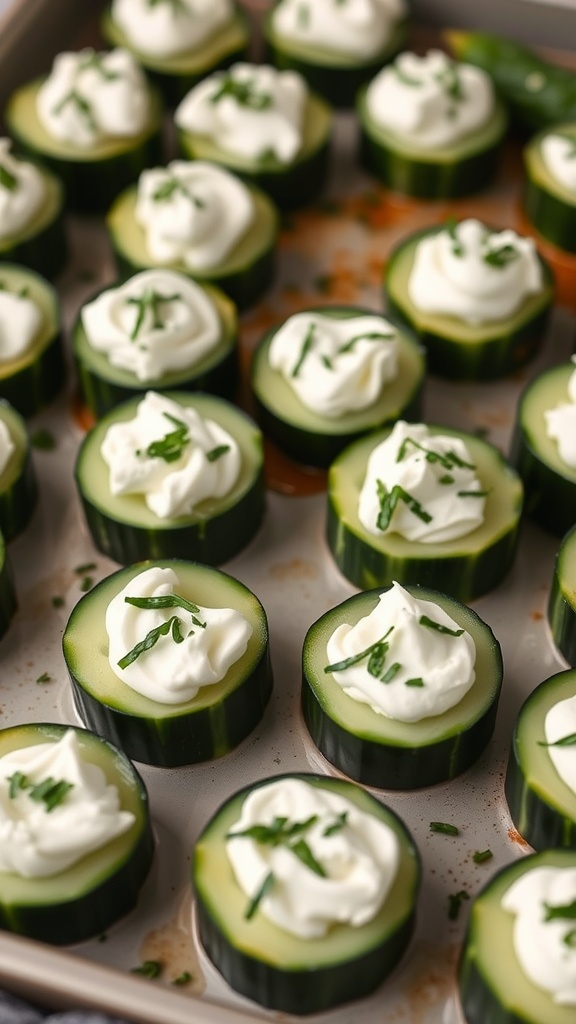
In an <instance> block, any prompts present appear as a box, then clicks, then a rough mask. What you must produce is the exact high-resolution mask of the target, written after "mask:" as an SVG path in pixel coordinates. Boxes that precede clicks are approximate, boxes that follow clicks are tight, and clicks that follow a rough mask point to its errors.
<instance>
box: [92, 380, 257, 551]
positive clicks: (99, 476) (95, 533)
mask: <svg viewBox="0 0 576 1024" xmlns="http://www.w3.org/2000/svg"><path fill="white" fill-rule="evenodd" d="M170 397H171V398H172V399H174V400H175V401H177V402H180V404H181V405H184V406H191V407H192V408H194V409H196V410H197V411H198V413H199V414H200V415H201V416H203V417H204V418H206V419H213V420H215V421H216V422H217V423H219V424H220V426H221V427H223V428H224V430H227V431H228V433H229V434H231V435H233V437H234V438H235V439H236V441H237V442H238V444H239V446H240V450H241V453H242V468H241V471H240V476H239V478H238V480H237V482H236V484H235V485H234V487H233V488H232V490H231V492H230V493H229V494H227V495H226V497H225V498H220V499H216V498H209V499H206V501H203V502H202V503H201V504H200V505H199V506H198V508H197V509H196V510H195V511H194V512H193V513H191V514H190V515H189V516H180V517H178V518H177V519H159V518H158V517H157V516H156V515H154V513H153V512H150V510H149V509H148V508H147V506H146V504H145V502H144V500H143V498H142V496H141V495H136V494H127V495H118V496H115V497H114V496H112V495H111V494H110V488H109V485H108V478H109V474H108V466H107V465H106V463H105V462H104V459H103V458H102V455H101V454H100V446H101V444H102V441H103V439H104V436H105V434H106V432H107V430H108V428H109V427H110V426H111V425H112V424H113V423H115V422H118V421H124V420H130V419H133V418H134V416H135V414H136V407H137V405H138V403H139V401H140V398H139V397H137V398H133V399H130V400H129V401H127V402H123V403H122V404H121V405H119V406H117V407H116V408H115V409H112V410H111V411H110V412H108V413H107V414H106V415H105V416H103V417H102V419H101V420H100V421H99V422H98V423H97V424H96V426H95V427H94V428H93V429H92V430H91V431H90V432H89V433H88V434H87V435H86V437H85V439H84V441H83V443H82V445H81V447H80V450H79V452H78V457H77V460H76V467H75V478H76V484H77V487H78V490H79V492H80V498H81V501H82V506H83V509H84V514H85V516H86V522H87V525H88V529H89V531H90V533H91V535H92V539H93V541H94V544H95V545H96V547H97V548H98V550H99V551H101V552H102V553H103V554H105V555H107V556H108V557H109V558H112V559H113V560H114V561H115V562H119V563H120V564H122V565H128V564H129V563H131V562H141V561H143V560H144V559H148V558H154V559H157V558H178V557H182V555H186V557H187V558H190V559H193V560H195V561H198V562H205V563H206V564H207V565H220V564H221V563H222V562H226V561H227V560H228V559H229V558H233V557H234V555H236V554H238V552H239V551H241V550H242V548H243V547H245V546H246V544H248V543H249V541H251V540H252V538H253V537H254V535H255V534H256V532H257V531H258V529H259V527H260V523H261V521H262V517H263V514H264V502H265V492H264V480H263V450H262V435H261V433H260V431H259V430H258V428H257V427H256V425H255V424H254V423H253V422H252V420H251V419H249V417H248V416H246V415H245V414H244V413H242V412H241V411H240V410H239V409H237V408H236V407H235V406H233V405H231V404H230V403H228V402H226V401H225V400H224V399H222V398H216V397H215V396H213V395H204V394H200V393H195V394H190V393H185V392H174V393H172V394H171V395H170Z"/></svg>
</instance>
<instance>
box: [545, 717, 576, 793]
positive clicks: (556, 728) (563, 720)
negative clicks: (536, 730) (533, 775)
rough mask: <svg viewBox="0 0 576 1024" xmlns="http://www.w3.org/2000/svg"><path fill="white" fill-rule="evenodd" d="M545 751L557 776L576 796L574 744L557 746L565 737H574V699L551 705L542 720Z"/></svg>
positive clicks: (575, 721) (575, 745)
mask: <svg viewBox="0 0 576 1024" xmlns="http://www.w3.org/2000/svg"><path fill="white" fill-rule="evenodd" d="M544 735H545V736H546V743H547V744H548V746H547V748H546V749H547V751H548V754H549V757H550V760H551V761H552V764H553V765H554V767H555V769H556V771H557V772H558V775H559V776H560V778H561V779H562V781H563V782H564V783H566V785H567V786H568V788H569V789H571V790H572V792H573V793H575V794H576V744H569V745H568V746H562V744H560V745H558V741H559V740H562V739H564V738H565V737H566V736H576V697H567V698H566V699H565V700H559V701H558V702H557V703H556V704H553V705H552V707H551V708H549V710H548V711H547V713H546V717H545V719H544Z"/></svg>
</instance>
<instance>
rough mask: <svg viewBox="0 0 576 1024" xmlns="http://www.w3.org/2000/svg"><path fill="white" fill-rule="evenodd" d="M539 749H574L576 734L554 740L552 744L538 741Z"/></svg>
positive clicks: (572, 733) (571, 733) (570, 733)
mask: <svg viewBox="0 0 576 1024" xmlns="http://www.w3.org/2000/svg"><path fill="white" fill-rule="evenodd" d="M538 746H539V747H574V746H576V732H569V733H567V735H566V736H562V737H561V738H560V739H559V740H554V741H553V742H552V743H546V742H545V741H544V740H538Z"/></svg>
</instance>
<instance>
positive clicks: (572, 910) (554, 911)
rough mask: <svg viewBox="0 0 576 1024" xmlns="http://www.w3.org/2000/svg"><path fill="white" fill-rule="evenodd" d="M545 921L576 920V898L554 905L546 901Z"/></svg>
mask: <svg viewBox="0 0 576 1024" xmlns="http://www.w3.org/2000/svg"><path fill="white" fill-rule="evenodd" d="M544 911H545V917H544V920H545V921H576V899H574V900H572V902H571V903H561V904H558V905H557V906H552V905H551V904H550V903H544Z"/></svg>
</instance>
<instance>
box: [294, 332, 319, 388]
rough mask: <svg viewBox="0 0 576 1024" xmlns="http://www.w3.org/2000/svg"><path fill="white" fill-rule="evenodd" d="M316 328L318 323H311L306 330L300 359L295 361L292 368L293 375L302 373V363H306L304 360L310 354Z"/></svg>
mask: <svg viewBox="0 0 576 1024" xmlns="http://www.w3.org/2000/svg"><path fill="white" fill-rule="evenodd" d="M315 330H316V325H315V324H313V323H312V324H310V326H309V327H308V330H307V332H306V337H305V338H304V341H303V343H302V348H301V349H300V355H299V356H298V359H297V360H296V362H295V364H294V366H293V368H292V372H291V374H290V376H291V377H297V376H298V374H299V373H300V370H301V369H302V365H303V363H304V360H305V359H306V356H307V355H308V353H309V351H310V349H311V348H312V344H313V341H314V331H315Z"/></svg>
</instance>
